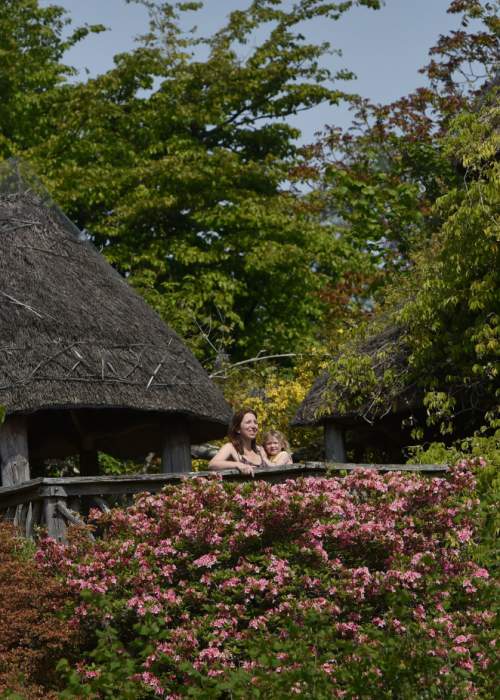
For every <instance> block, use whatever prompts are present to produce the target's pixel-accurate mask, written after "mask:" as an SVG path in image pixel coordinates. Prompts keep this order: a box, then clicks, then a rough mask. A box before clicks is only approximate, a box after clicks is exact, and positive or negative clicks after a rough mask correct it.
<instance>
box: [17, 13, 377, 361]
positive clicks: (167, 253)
mask: <svg viewBox="0 0 500 700" xmlns="http://www.w3.org/2000/svg"><path fill="white" fill-rule="evenodd" d="M143 4H144V5H146V7H147V8H148V9H149V10H150V13H151V26H150V32H149V33H148V34H147V35H146V36H145V37H143V38H142V43H141V44H140V45H139V46H138V47H137V48H136V49H135V50H134V51H132V52H130V53H124V54H120V55H119V56H116V57H115V67H114V68H113V69H112V70H110V71H108V72H107V73H106V74H104V75H101V76H99V77H97V78H96V79H92V80H88V81H87V82H85V83H75V84H71V85H70V84H68V83H65V84H62V85H60V86H58V87H57V90H56V89H55V87H54V89H52V87H51V99H53V98H54V96H55V97H57V109H51V110H50V112H49V110H48V109H47V108H44V132H43V138H34V139H31V142H30V143H26V141H23V140H22V139H20V138H19V139H17V141H16V150H17V152H18V153H22V154H23V155H25V156H26V157H28V158H30V159H31V160H32V161H33V162H34V164H35V166H36V168H37V170H38V171H39V172H40V173H42V174H43V175H44V176H45V180H46V182H47V184H48V186H49V187H50V190H51V191H52V192H53V193H54V196H55V198H56V199H57V201H58V203H60V204H61V205H62V207H63V208H64V209H65V211H66V212H67V213H68V215H69V216H70V217H71V218H72V219H74V220H75V221H76V222H77V223H78V225H79V226H80V227H82V228H87V229H88V230H90V231H91V233H92V236H93V238H94V240H95V242H96V243H97V244H98V245H100V246H102V247H103V252H104V253H105V255H106V256H107V258H108V259H109V261H110V262H111V263H112V264H113V265H114V266H115V267H116V268H117V269H119V270H120V271H121V272H122V273H123V274H126V275H127V277H128V280H129V281H130V283H131V284H133V285H134V286H135V287H136V288H137V289H138V290H139V291H140V292H141V293H142V294H143V295H144V296H145V298H146V299H147V300H148V302H150V303H151V304H152V305H153V306H154V307H155V308H156V309H157V310H158V311H159V312H160V314H161V315H162V316H163V317H164V318H165V319H166V320H167V321H169V322H170V323H171V324H172V325H173V326H174V327H175V328H176V329H177V330H178V331H179V332H180V333H181V334H182V335H183V336H184V337H185V338H186V339H187V340H188V342H190V343H191V345H192V347H193V348H194V349H195V350H196V351H197V352H198V353H199V354H200V355H201V356H203V355H204V356H205V357H206V356H207V355H212V356H213V354H214V352H216V350H214V348H216V349H220V348H221V347H224V348H225V349H226V350H230V351H231V352H232V353H233V355H234V356H235V357H241V356H247V357H248V356H249V355H250V354H252V353H255V352H258V351H260V350H279V351H284V350H293V349H296V348H300V347H304V346H305V345H306V343H307V341H308V340H309V339H310V338H311V336H312V334H313V330H312V329H314V327H315V326H316V325H318V324H319V323H320V321H321V318H322V315H323V312H324V310H325V306H326V304H325V301H324V297H322V293H323V292H325V291H327V290H328V289H329V288H330V287H335V285H336V284H337V282H338V281H339V280H340V279H341V276H342V275H343V274H347V273H348V272H349V270H357V269H358V268H359V267H360V266H361V264H362V260H363V255H362V254H361V253H358V254H356V252H355V251H354V250H353V248H352V246H351V245H350V242H349V241H348V240H343V239H338V238H337V237H335V236H333V235H332V231H331V229H330V227H328V226H323V225H321V224H320V222H319V221H318V218H317V216H316V214H315V212H314V207H312V208H311V205H309V204H308V203H306V202H305V201H303V198H302V197H301V196H300V195H299V194H298V193H297V192H298V189H299V188H300V186H301V182H302V180H303V178H304V175H301V174H300V172H301V166H302V165H303V164H304V163H305V161H304V158H303V157H302V156H301V155H300V154H299V152H298V150H297V146H296V138H297V136H298V132H297V130H296V129H294V128H293V127H291V126H290V125H289V124H287V122H286V120H287V118H288V117H289V116H291V115H294V114H296V113H297V112H299V111H302V110H304V109H308V108H310V107H312V106H314V105H317V104H319V103H321V102H328V103H330V104H331V105H335V104H336V103H337V102H338V101H339V100H340V99H341V97H342V92H341V91H340V90H339V89H338V88H337V86H336V81H337V80H340V79H342V78H343V77H345V76H344V74H342V73H339V74H335V73H334V72H332V71H330V70H329V69H327V68H325V67H322V65H321V58H322V57H323V56H324V55H325V53H327V52H329V50H330V47H329V45H328V44H326V43H325V44H315V43H311V42H307V41H306V40H305V39H304V37H303V33H302V32H303V29H302V27H303V25H304V22H307V21H308V20H311V19H314V18H324V20H325V21H327V20H331V21H335V20H336V19H338V18H339V17H340V16H341V15H342V14H343V13H344V12H346V11H347V10H348V9H349V8H350V7H351V6H352V5H353V3H352V2H345V3H340V4H338V3H329V2H325V1H324V0H301V1H300V2H298V3H296V5H294V6H292V7H291V9H288V10H286V9H283V4H282V3H281V2H275V0H258V1H255V2H252V3H250V5H249V8H248V9H247V10H244V11H235V12H233V13H231V14H230V16H229V19H228V21H227V24H226V26H224V27H223V28H222V29H220V30H219V31H218V32H216V33H215V34H214V35H213V36H209V37H202V36H198V35H196V34H194V35H193V34H191V33H190V32H185V31H184V30H183V29H182V28H181V27H182V25H183V23H184V22H185V19H186V16H187V15H188V14H189V12H190V11H195V10H196V9H197V4H196V3H190V4H187V5H186V4H185V3H184V4H183V3H168V2H144V3H143ZM357 4H364V5H367V6H369V7H372V8H377V7H378V6H379V4H380V3H379V2H378V1H375V0H370V1H369V2H368V1H367V0H362V1H361V2H360V3H357ZM57 17H59V15H57ZM28 21H29V18H28V19H26V18H24V24H26V22H28ZM47 21H49V20H47ZM53 23H54V26H53V27H51V31H52V32H53V34H55V36H56V39H54V41H56V43H57V41H59V40H58V39H57V37H58V36H59V34H58V32H59V31H60V28H59V25H58V24H56V19H55V18H54V20H53ZM24 24H23V22H21V21H20V26H21V27H24ZM24 31H25V33H28V29H27V28H26V27H25V28H24ZM256 32H258V33H259V35H262V37H263V38H262V39H259V43H258V44H257V45H256V46H254V47H253V48H249V47H250V46H251V42H253V37H254V36H255V33H256ZM243 45H245V48H244V50H242V46H243ZM57 47H58V48H59V44H57ZM63 48H64V47H63V46H62V45H61V47H60V50H61V51H62V50H63ZM243 51H244V57H243V56H242V53H243ZM28 53H29V51H28ZM51 60H52V58H51ZM61 71H62V68H61ZM53 82H54V81H53ZM28 87H29V86H28ZM27 94H28V95H30V91H29V90H28V91H27ZM30 119H32V120H33V117H30ZM28 133H29V130H27V129H26V128H24V129H23V134H25V138H28V136H27V135H28ZM16 138H17V137H13V139H14V141H15V140H16ZM207 340H208V342H207Z"/></svg>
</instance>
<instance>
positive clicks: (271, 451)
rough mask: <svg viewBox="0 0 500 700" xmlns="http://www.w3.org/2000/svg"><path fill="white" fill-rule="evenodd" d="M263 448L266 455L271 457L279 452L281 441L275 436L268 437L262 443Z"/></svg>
mask: <svg viewBox="0 0 500 700" xmlns="http://www.w3.org/2000/svg"><path fill="white" fill-rule="evenodd" d="M264 449H265V451H266V453H267V454H268V455H270V456H271V457H273V456H274V455H277V454H279V453H280V452H281V443H280V441H279V440H278V438H276V437H270V438H268V439H267V441H266V442H265V443H264Z"/></svg>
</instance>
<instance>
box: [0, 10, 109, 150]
mask: <svg viewBox="0 0 500 700" xmlns="http://www.w3.org/2000/svg"><path fill="white" fill-rule="evenodd" d="M69 23H70V20H69V19H68V18H67V17H66V13H65V10H64V9H63V8H62V7H59V6H57V5H49V6H48V7H40V5H39V3H38V1H37V0H3V2H2V3H0V56H1V60H2V74H1V78H0V93H1V95H2V100H1V102H0V158H5V157H9V156H11V155H16V154H19V153H21V152H22V151H24V150H25V149H26V148H30V147H32V146H33V145H34V144H37V143H40V142H42V141H43V140H44V139H45V138H47V136H48V135H50V134H51V133H52V129H53V125H52V123H51V110H54V109H57V108H58V107H57V105H58V102H59V100H58V94H59V93H58V90H57V88H58V87H59V86H61V85H62V84H63V83H64V82H65V81H66V80H67V78H68V77H69V76H71V75H73V73H74V71H73V69H72V68H71V67H69V66H67V65H65V64H64V63H63V62H62V58H63V55H64V53H65V52H66V51H67V50H68V49H70V48H71V47H72V46H74V45H75V44H77V43H78V42H79V41H81V40H82V39H84V38H85V37H86V36H87V35H88V34H90V33H96V32H100V31H102V30H103V29H104V28H103V27H102V26H101V25H93V26H85V27H78V28H76V29H74V30H73V31H72V32H71V33H70V34H69V36H67V37H64V33H65V28H66V26H67V25H68V24H69Z"/></svg>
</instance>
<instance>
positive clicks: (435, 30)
mask: <svg viewBox="0 0 500 700" xmlns="http://www.w3.org/2000/svg"><path fill="white" fill-rule="evenodd" d="M249 2H250V0H206V1H205V7H204V9H203V11H201V12H199V13H196V18H195V20H193V21H195V22H196V24H197V25H198V26H199V27H200V28H201V29H202V30H203V33H204V34H209V33H211V32H212V31H214V30H215V29H217V28H218V27H220V26H221V25H222V24H223V22H224V18H225V17H226V15H227V14H228V13H229V12H230V11H231V10H234V9H243V8H244V7H246V6H247V5H248V4H249ZM54 3H55V4H58V5H62V6H63V7H65V8H66V9H67V11H68V13H69V14H70V16H71V17H72V18H73V20H74V23H75V24H77V25H79V24H83V23H85V22H88V23H102V24H104V25H106V26H107V27H109V31H107V32H106V33H104V34H100V35H98V36H94V37H91V38H89V39H87V40H85V41H83V42H82V43H81V44H79V45H78V46H76V47H75V48H74V49H72V50H71V52H69V53H68V54H67V56H66V60H67V62H68V63H70V64H71V65H73V66H75V67H76V68H78V69H80V70H83V69H84V68H87V69H88V70H89V72H90V75H96V74H98V73H103V72H105V71H106V70H108V69H109V68H110V67H111V66H112V65H113V56H114V55H115V54H116V53H119V52H120V51H126V50H128V49H130V48H132V47H133V45H134V37H135V36H136V35H138V34H140V33H141V32H143V31H144V30H146V29H147V14H146V11H145V10H144V8H143V7H140V6H138V5H135V4H126V3H125V0H52V2H49V0H42V2H41V3H40V4H42V5H48V4H54ZM284 4H285V5H288V6H290V5H291V4H292V3H291V0H284ZM448 6H449V0H386V3H385V7H383V8H382V9H381V10H379V11H373V10H369V9H367V8H364V7H361V8H359V7H358V8H354V10H351V11H350V12H348V13H346V14H345V15H344V16H343V17H342V19H341V20H340V21H338V22H325V21H324V20H323V21H313V22H311V23H309V24H308V25H306V26H305V27H304V30H305V32H306V33H307V36H308V38H310V39H313V40H314V41H324V40H328V41H330V42H331V43H332V45H333V46H334V47H335V48H340V49H342V51H343V56H342V58H336V57H332V58H331V59H328V60H331V61H332V67H333V68H337V69H338V68H340V67H346V68H348V69H350V70H352V71H354V72H355V73H356V74H357V76H358V79H357V80H356V81H354V82H351V83H345V84H343V87H345V88H346V89H349V90H352V91H353V92H358V93H360V94H362V95H364V96H365V97H369V98H370V99H372V100H374V101H377V102H388V101H391V100H394V99H396V98H398V97H400V96H402V95H404V94H407V93H408V92H410V91H411V90H413V89H414V88H415V87H417V86H419V85H424V84H425V81H424V77H423V76H422V75H420V74H419V73H418V69H419V68H420V67H421V66H422V65H423V64H424V63H425V62H426V56H427V51H428V49H429V47H430V46H432V45H433V44H434V43H435V42H436V40H437V38H438V36H439V34H443V33H447V32H448V31H449V30H450V29H452V28H456V27H457V18H456V16H453V15H451V16H450V15H448V14H446V9H447V7H448ZM349 119H350V117H349V112H348V111H347V109H346V108H345V107H338V108H332V107H329V106H326V105H324V106H320V107H317V108H315V109H314V110H312V111H310V112H307V113H303V114H301V115H298V116H297V117H296V118H295V119H294V121H293V123H294V125H296V126H298V128H300V129H301V131H302V133H303V139H302V140H304V141H310V140H312V138H313V135H314V133H315V132H316V131H318V130H319V129H321V128H322V126H323V125H324V124H326V123H328V124H335V125H340V126H346V125H347V124H348V123H349Z"/></svg>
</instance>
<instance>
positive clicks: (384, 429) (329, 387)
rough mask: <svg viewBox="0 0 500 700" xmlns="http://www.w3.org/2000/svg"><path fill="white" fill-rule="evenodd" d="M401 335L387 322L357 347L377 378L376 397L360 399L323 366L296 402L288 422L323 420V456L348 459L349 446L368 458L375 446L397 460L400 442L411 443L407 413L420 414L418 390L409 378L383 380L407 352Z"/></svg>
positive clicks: (311, 423) (296, 424)
mask: <svg viewBox="0 0 500 700" xmlns="http://www.w3.org/2000/svg"><path fill="white" fill-rule="evenodd" d="M402 335H403V332H402V330H401V329H400V328H395V327H390V328H387V329H386V330H385V331H384V332H381V333H378V334H377V335H374V336H372V337H371V338H370V339H369V340H367V341H365V342H364V343H363V344H362V345H361V347H360V352H362V353H363V354H365V355H366V357H368V358H370V361H371V363H372V366H373V368H374V373H375V376H376V377H377V379H378V381H379V383H380V386H379V388H378V389H377V392H376V393H377V396H376V400H375V401H374V400H373V397H370V399H369V400H366V401H360V400H359V397H358V396H351V395H350V391H349V390H348V389H346V387H344V386H343V385H342V384H341V383H340V382H338V381H336V378H335V375H333V376H332V375H331V374H330V373H329V372H323V373H322V374H321V375H320V376H319V377H318V378H317V379H316V381H315V382H314V384H313V386H312V387H311V389H310V391H309V393H308V394H307V396H306V398H305V399H304V401H303V402H302V404H301V405H300V406H299V408H298V410H297V413H296V415H295V416H294V419H293V421H292V426H294V427H311V426H322V427H323V430H324V456H325V459H326V460H329V461H330V460H331V461H334V462H347V461H348V456H347V453H348V452H350V453H351V457H353V458H354V459H355V460H361V461H362V460H363V459H365V458H366V457H367V453H368V456H369V457H370V460H369V461H371V459H372V455H371V454H369V453H370V452H374V453H377V455H378V457H379V458H380V457H382V458H383V461H386V462H390V461H396V462H399V461H401V457H402V452H403V450H404V448H405V447H406V446H407V445H408V444H410V443H411V429H412V417H413V416H415V415H418V416H419V417H421V414H422V412H423V407H422V403H421V395H420V392H419V389H418V387H417V386H416V385H415V384H414V383H412V382H409V383H407V384H404V383H403V384H402V385H401V386H399V387H396V388H393V389H392V390H391V391H386V390H385V388H384V385H383V375H384V372H385V371H386V370H387V369H390V370H392V371H396V372H398V373H401V372H403V371H404V367H405V364H406V359H407V358H406V353H405V348H404V342H402ZM381 357H383V359H381ZM339 399H340V400H339ZM349 400H351V402H352V404H351V407H349ZM354 405H355V408H354V407H353V406H354Z"/></svg>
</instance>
